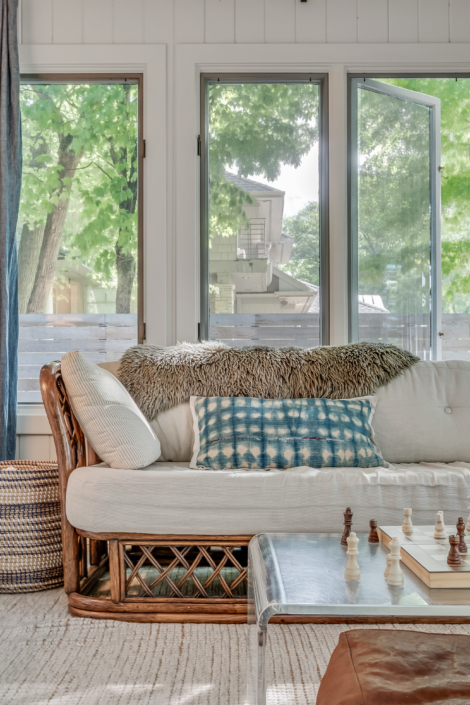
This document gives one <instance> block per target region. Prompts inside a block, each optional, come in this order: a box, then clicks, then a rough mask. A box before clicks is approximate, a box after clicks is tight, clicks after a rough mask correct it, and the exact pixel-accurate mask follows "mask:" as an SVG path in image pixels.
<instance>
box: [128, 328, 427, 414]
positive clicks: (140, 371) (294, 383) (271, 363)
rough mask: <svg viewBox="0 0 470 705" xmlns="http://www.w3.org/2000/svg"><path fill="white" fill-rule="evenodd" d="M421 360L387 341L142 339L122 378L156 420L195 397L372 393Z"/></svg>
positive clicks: (131, 353)
mask: <svg viewBox="0 0 470 705" xmlns="http://www.w3.org/2000/svg"><path fill="white" fill-rule="evenodd" d="M416 362H419V358H417V357H415V356H414V355H412V354H411V353H409V352H407V351H406V350H401V349H400V348H397V347H395V346H394V345H386V344H381V343H352V344H350V345H341V346H338V347H318V348H308V349H305V348H295V347H290V348H268V347H263V346H253V347H246V348H230V347H228V346H227V345H225V343H221V342H217V341H214V342H212V341H211V342H204V343H180V344H178V345H175V346H174V347H168V348H160V347H157V346H155V345H137V346H135V347H133V348H129V349H128V350H126V352H125V353H124V355H123V357H122V358H121V362H120V366H119V379H120V380H121V382H122V383H123V385H124V386H125V387H126V389H127V390H128V392H129V393H130V395H131V396H132V397H133V398H134V400H135V402H136V404H137V406H138V407H139V408H140V409H141V410H142V412H143V414H144V415H145V416H146V417H147V419H148V420H149V421H151V420H153V419H154V418H155V417H156V416H157V414H159V413H160V412H162V411H166V410H167V409H171V408H172V407H174V406H177V405H178V404H182V403H184V402H187V401H189V397H190V396H204V397H258V398H264V399H302V398H314V397H317V398H318V397H324V398H329V399H351V398H352V397H359V396H364V395H367V394H373V393H374V392H375V390H376V389H377V387H381V386H382V385H384V384H387V383H388V382H390V381H391V380H392V379H395V377H398V376H399V375H400V374H401V373H402V372H403V371H404V370H407V369H408V368H409V367H411V366H412V365H414V364H415V363H416Z"/></svg>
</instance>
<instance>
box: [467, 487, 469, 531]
mask: <svg viewBox="0 0 470 705" xmlns="http://www.w3.org/2000/svg"><path fill="white" fill-rule="evenodd" d="M468 511H470V492H469V493H468ZM467 534H470V514H469V516H468V519H467Z"/></svg>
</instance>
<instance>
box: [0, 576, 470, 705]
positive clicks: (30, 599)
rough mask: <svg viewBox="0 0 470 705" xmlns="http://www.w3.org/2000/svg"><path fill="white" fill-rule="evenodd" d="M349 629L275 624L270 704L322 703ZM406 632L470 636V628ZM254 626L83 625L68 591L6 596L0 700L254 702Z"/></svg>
mask: <svg viewBox="0 0 470 705" xmlns="http://www.w3.org/2000/svg"><path fill="white" fill-rule="evenodd" d="M349 628H350V627H348V626H347V625H331V626H330V625H318V626H317V625H295V626H277V625H274V626H272V627H270V632H269V651H268V676H267V677H268V703H269V705H281V704H282V705H297V704H298V705H307V703H308V705H314V703H315V699H316V694H317V691H318V687H319V684H320V680H321V677H322V675H323V673H324V672H325V669H326V666H327V664H328V660H329V658H330V655H331V652H332V651H333V649H334V647H335V646H336V644H337V641H338V637H339V634H340V633H341V632H342V631H345V630H347V629H349ZM387 628H394V627H393V626H392V627H390V626H388V627H387ZM398 628H401V629H419V630H420V631H432V632H442V633H451V632H453V633H457V634H470V625H435V626H434V625H432V626H428V625H424V626H421V627H419V626H418V627H416V626H413V625H409V626H403V625H402V626H400V627H398ZM246 629H247V628H246V627H245V625H205V624H202V625H188V624H183V625H177V624H169V625H164V624H161V625H158V624H125V623H120V622H112V621H95V620H84V619H74V618H72V617H70V616H69V615H68V614H67V606H66V600H65V596H64V593H63V591H62V589H58V590H49V591H45V592H40V593H35V594H29V595H0V702H1V703H2V705H13V704H14V705H20V704H21V705H46V703H47V705H49V704H51V705H52V704H53V705H85V704H86V705H98V704H99V705H127V704H129V705H130V704H131V703H132V705H147V704H148V705H245V703H246V698H245V687H246V686H245V673H246V634H247V632H246Z"/></svg>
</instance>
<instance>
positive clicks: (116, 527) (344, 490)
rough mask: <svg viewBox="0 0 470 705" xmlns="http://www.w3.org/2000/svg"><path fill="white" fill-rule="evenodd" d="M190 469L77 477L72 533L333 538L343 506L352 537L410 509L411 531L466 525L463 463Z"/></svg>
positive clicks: (86, 471)
mask: <svg viewBox="0 0 470 705" xmlns="http://www.w3.org/2000/svg"><path fill="white" fill-rule="evenodd" d="M188 465H189V464H188V463H154V464H153V465H150V466H149V467H148V468H145V469H143V470H133V471H129V470H119V469H110V468H108V467H107V466H106V465H104V464H101V465H97V466H93V467H84V468H78V469H77V470H74V471H73V472H72V474H71V476H70V479H69V483H68V488H67V500H66V511H67V517H68V519H69V521H70V523H71V524H72V525H73V526H75V527H77V528H79V529H84V530H88V531H94V532H98V533H99V532H130V533H150V534H200V535H201V534H212V535H213V534H250V535H251V534H257V533H260V532H263V531H289V532H304V531H307V532H308V531H326V532H340V531H342V528H343V512H344V510H345V508H346V507H347V506H351V507H352V509H353V512H354V518H353V523H354V528H355V530H356V531H366V530H368V525H369V520H370V519H377V521H378V522H379V524H384V525H389V526H390V525H394V524H400V525H401V523H402V520H403V507H412V508H413V517H412V518H413V521H414V523H415V524H434V522H435V518H436V512H437V511H438V510H443V511H444V519H445V521H446V522H448V523H449V524H451V525H453V524H455V522H456V521H457V518H458V517H459V516H463V517H464V518H465V519H466V516H467V496H468V493H469V490H470V464H469V463H452V464H451V465H444V464H440V463H421V464H419V465H416V464H408V465H406V464H402V465H397V466H391V467H389V468H368V469H363V468H337V469H335V468H331V469H330V468H324V469H321V470H319V469H314V468H305V467H303V468H293V469H290V470H271V471H263V470H261V471H246V470H218V471H217V470H212V471H207V470H191V469H189V467H188Z"/></svg>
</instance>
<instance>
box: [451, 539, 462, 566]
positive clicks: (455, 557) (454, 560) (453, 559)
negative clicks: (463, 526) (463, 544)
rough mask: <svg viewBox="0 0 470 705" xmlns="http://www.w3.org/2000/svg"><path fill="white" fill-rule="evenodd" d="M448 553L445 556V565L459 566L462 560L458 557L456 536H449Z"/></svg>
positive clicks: (458, 541)
mask: <svg viewBox="0 0 470 705" xmlns="http://www.w3.org/2000/svg"><path fill="white" fill-rule="evenodd" d="M449 543H450V551H449V555H448V556H447V563H448V564H449V565H460V564H461V563H462V559H461V557H460V551H459V543H460V539H459V537H458V536H449Z"/></svg>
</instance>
